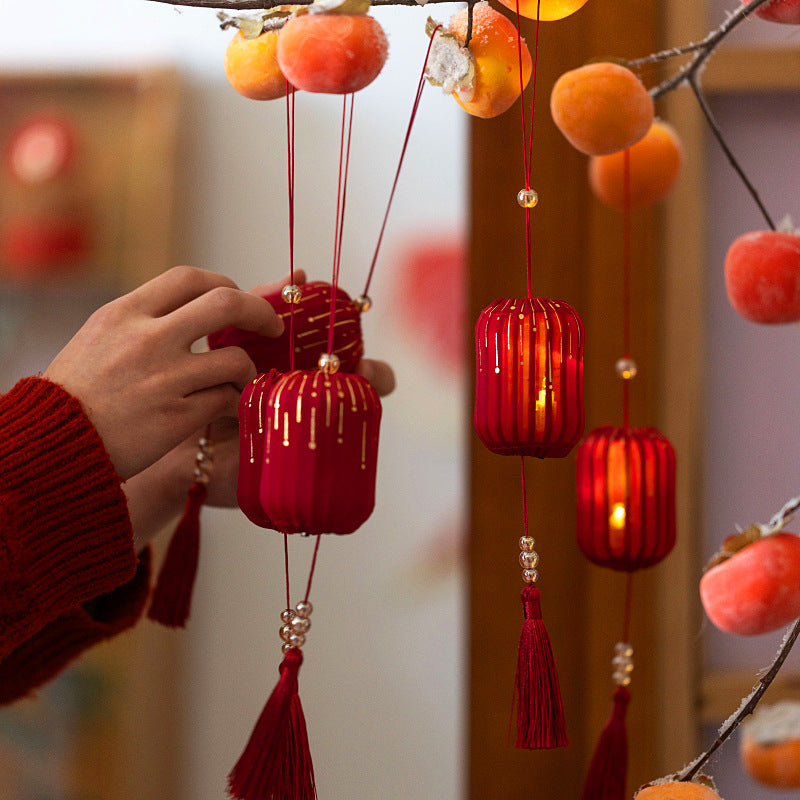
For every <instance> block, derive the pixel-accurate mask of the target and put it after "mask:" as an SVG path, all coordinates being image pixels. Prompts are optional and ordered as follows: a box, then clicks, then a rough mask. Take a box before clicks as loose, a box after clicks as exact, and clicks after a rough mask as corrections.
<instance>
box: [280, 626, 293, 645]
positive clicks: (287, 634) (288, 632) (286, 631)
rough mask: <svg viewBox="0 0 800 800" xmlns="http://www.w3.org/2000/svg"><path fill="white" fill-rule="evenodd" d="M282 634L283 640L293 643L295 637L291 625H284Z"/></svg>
mask: <svg viewBox="0 0 800 800" xmlns="http://www.w3.org/2000/svg"><path fill="white" fill-rule="evenodd" d="M280 634H281V639H283V641H284V642H289V641H291V637H292V636H294V631H293V630H292V626H291V625H289V624H286V625H284V626H283V627H282V628H281V630H280Z"/></svg>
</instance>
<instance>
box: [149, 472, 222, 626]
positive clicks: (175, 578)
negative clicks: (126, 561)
mask: <svg viewBox="0 0 800 800" xmlns="http://www.w3.org/2000/svg"><path fill="white" fill-rule="evenodd" d="M207 496H208V488H207V486H206V483H205V482H203V481H200V480H196V481H195V482H194V483H193V484H192V486H191V488H190V489H189V495H188V497H187V498H186V506H185V507H184V510H183V516H182V517H181V520H180V522H179V523H178V526H177V528H175V532H174V533H173V534H172V540H171V541H170V543H169V548H168V549H167V554H166V556H165V557H164V563H163V564H162V566H161V572H160V573H159V575H158V581H157V583H156V587H155V589H154V591H153V599H152V601H151V603H150V609H149V611H148V612H147V616H148V617H150V619H152V620H155V621H156V622H160V623H161V624H162V625H166V626H167V627H169V628H183V627H184V626H185V625H186V621H187V620H188V619H189V612H190V610H191V605H192V591H193V589H194V580H195V575H196V574H197V563H198V560H199V557H200V510H201V509H202V507H203V503H205V501H206V497H207Z"/></svg>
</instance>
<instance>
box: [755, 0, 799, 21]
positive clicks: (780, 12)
mask: <svg viewBox="0 0 800 800" xmlns="http://www.w3.org/2000/svg"><path fill="white" fill-rule="evenodd" d="M749 1H750V0H742V2H743V3H745V4H747V3H748V2H749ZM755 15H756V16H757V17H761V19H766V20H769V22H782V23H783V24H784V25H800V0H772V2H770V3H764V5H763V6H759V7H758V8H757V9H756V11H755Z"/></svg>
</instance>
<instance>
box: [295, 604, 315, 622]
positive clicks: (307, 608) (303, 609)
mask: <svg viewBox="0 0 800 800" xmlns="http://www.w3.org/2000/svg"><path fill="white" fill-rule="evenodd" d="M294 610H295V611H296V612H297V616H298V617H302V618H303V619H308V618H309V617H310V616H311V612H312V611H313V610H314V606H312V605H311V603H309V602H308V600H301V601H300V602H299V603H298V604H297V605H296V606H295V607H294Z"/></svg>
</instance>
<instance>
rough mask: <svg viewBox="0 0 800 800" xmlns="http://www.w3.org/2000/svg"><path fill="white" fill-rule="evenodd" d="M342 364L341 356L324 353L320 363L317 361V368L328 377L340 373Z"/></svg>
mask: <svg viewBox="0 0 800 800" xmlns="http://www.w3.org/2000/svg"><path fill="white" fill-rule="evenodd" d="M341 363H342V362H341V361H339V356H337V355H336V353H323V354H322V355H321V356H320V357H319V361H317V366H318V367H319V368H320V370H322V372H324V373H325V374H326V375H333V374H334V373H335V372H338V371H339V367H340V366H341Z"/></svg>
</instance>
